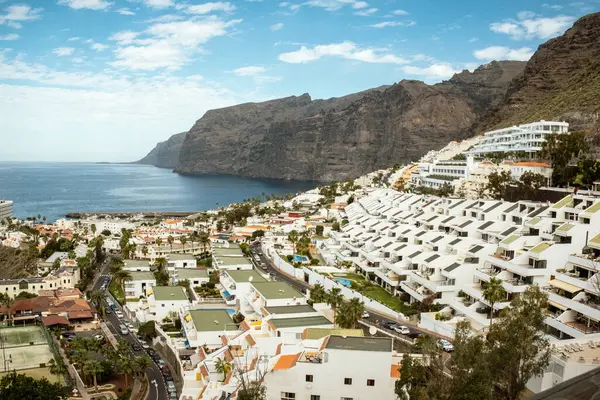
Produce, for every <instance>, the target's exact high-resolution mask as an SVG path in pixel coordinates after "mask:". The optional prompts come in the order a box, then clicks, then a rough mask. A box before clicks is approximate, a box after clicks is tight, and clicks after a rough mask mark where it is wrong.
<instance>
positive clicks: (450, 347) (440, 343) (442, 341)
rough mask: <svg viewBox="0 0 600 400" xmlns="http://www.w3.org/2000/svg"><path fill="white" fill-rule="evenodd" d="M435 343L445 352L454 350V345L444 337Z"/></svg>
mask: <svg viewBox="0 0 600 400" xmlns="http://www.w3.org/2000/svg"><path fill="white" fill-rule="evenodd" d="M437 345H438V347H439V348H440V349H442V350H444V351H445V352H446V353H450V352H453V351H454V345H453V344H452V343H450V342H449V341H447V340H445V339H440V340H438V342H437Z"/></svg>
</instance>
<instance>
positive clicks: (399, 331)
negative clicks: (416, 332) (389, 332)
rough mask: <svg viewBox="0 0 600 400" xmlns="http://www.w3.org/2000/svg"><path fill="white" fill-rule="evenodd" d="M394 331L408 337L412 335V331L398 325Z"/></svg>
mask: <svg viewBox="0 0 600 400" xmlns="http://www.w3.org/2000/svg"><path fill="white" fill-rule="evenodd" d="M394 330H395V331H396V332H398V333H400V334H402V335H408V334H409V333H410V329H408V328H407V327H406V326H404V325H398V326H396V327H395V328H394Z"/></svg>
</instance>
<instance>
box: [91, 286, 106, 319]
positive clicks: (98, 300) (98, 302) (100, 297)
mask: <svg viewBox="0 0 600 400" xmlns="http://www.w3.org/2000/svg"><path fill="white" fill-rule="evenodd" d="M104 297H105V295H104V292H102V291H100V290H92V291H90V292H88V298H89V299H90V301H91V302H92V304H93V305H94V307H96V310H100V309H101V310H102V315H103V316H104V306H103V301H104Z"/></svg>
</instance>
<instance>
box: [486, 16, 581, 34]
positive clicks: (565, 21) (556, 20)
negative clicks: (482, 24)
mask: <svg viewBox="0 0 600 400" xmlns="http://www.w3.org/2000/svg"><path fill="white" fill-rule="evenodd" d="M573 22H575V18H574V17H570V16H565V15H559V16H557V17H537V16H536V15H535V14H534V13H532V12H530V11H521V12H519V13H518V14H517V19H509V20H505V21H502V22H494V23H492V24H490V29H491V30H492V32H496V33H501V34H505V35H509V36H510V37H511V39H514V40H529V39H534V38H538V39H550V38H552V37H554V36H557V35H560V34H562V33H563V32H564V31H565V30H566V29H567V28H569V27H570V26H571V25H572V24H573Z"/></svg>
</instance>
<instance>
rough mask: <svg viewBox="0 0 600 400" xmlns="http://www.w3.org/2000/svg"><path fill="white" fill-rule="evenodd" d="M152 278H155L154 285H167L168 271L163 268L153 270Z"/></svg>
mask: <svg viewBox="0 0 600 400" xmlns="http://www.w3.org/2000/svg"><path fill="white" fill-rule="evenodd" d="M154 279H156V286H168V285H169V280H170V277H169V273H168V272H167V271H164V270H158V269H157V270H156V271H154Z"/></svg>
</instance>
